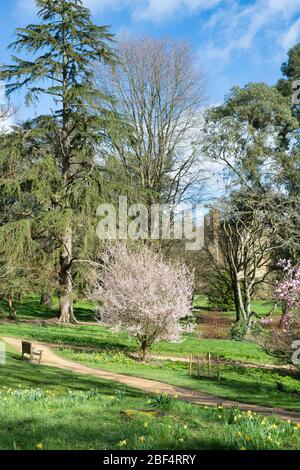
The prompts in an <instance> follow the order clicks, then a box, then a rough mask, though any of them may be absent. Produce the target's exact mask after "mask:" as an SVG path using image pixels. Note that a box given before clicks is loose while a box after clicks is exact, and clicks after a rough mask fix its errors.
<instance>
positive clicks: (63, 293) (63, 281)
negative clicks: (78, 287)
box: [58, 226, 76, 323]
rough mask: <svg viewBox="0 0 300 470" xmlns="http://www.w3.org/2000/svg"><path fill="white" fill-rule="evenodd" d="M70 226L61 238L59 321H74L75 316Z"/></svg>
mask: <svg viewBox="0 0 300 470" xmlns="http://www.w3.org/2000/svg"><path fill="white" fill-rule="evenodd" d="M72 238H73V236H72V228H71V226H69V227H68V228H67V229H66V231H65V234H64V236H63V240H62V245H63V246H62V253H61V256H60V275H59V283H60V299H59V317H58V318H59V321H60V322H61V323H75V322H76V318H75V316H74V311H73V297H72V293H73V281H72V273H71V260H72V242H73V240H72Z"/></svg>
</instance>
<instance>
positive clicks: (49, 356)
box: [3, 337, 300, 423]
mask: <svg viewBox="0 0 300 470" xmlns="http://www.w3.org/2000/svg"><path fill="white" fill-rule="evenodd" d="M3 340H4V341H5V342H6V343H7V344H9V345H10V346H12V347H13V348H14V349H16V350H17V351H18V352H21V350H22V347H21V342H22V339H16V338H11V337H3ZM34 345H35V346H36V347H38V349H41V350H42V351H43V357H42V364H41V365H46V366H51V367H56V368H58V369H64V370H69V371H72V372H76V373H78V374H84V375H90V376H93V377H99V378H101V379H106V380H112V381H114V382H119V383H122V384H124V385H127V386H128V387H132V388H136V389H140V390H143V391H144V392H149V393H156V394H158V393H167V394H169V395H177V398H178V399H180V400H184V401H187V402H190V403H195V404H198V405H204V406H205V405H206V406H216V405H222V406H224V407H226V408H229V407H232V406H235V407H238V408H239V409H240V410H242V411H248V410H251V411H253V412H255V413H259V414H262V415H265V416H277V417H279V418H281V419H285V420H291V421H293V422H295V423H300V412H298V411H289V410H284V409H282V408H271V407H267V406H260V405H253V404H249V403H241V402H238V401H232V400H228V399H225V398H221V397H217V396H214V395H208V394H206V393H202V392H198V391H195V390H189V389H187V388H183V387H177V386H175V385H170V384H166V383H163V382H158V381H156V380H150V379H143V378H140V377H132V376H129V375H124V374H117V373H114V372H107V371H105V370H102V369H96V368H93V367H88V366H85V365H83V364H80V363H78V362H74V361H70V360H68V359H64V358H62V357H59V356H57V355H56V354H55V353H54V352H53V351H52V350H51V349H50V348H49V346H47V345H46V344H44V343H40V342H35V343H34Z"/></svg>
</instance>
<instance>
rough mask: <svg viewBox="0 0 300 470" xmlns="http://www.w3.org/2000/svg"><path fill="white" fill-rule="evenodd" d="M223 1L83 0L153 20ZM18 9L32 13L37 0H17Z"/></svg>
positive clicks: (91, 5) (101, 10) (99, 9)
mask: <svg viewBox="0 0 300 470" xmlns="http://www.w3.org/2000/svg"><path fill="white" fill-rule="evenodd" d="M221 2H222V0H83V4H84V5H85V6H87V7H88V8H90V9H91V11H92V12H93V13H104V12H106V11H121V10H125V9H127V10H128V11H129V12H130V14H131V15H132V17H133V18H134V19H136V20H141V21H144V20H145V21H152V22H158V21H163V20H169V19H172V18H174V16H175V15H176V14H180V17H182V16H187V15H192V14H193V13H197V12H199V11H204V10H209V9H211V8H213V7H215V6H217V5H219V4H220V3H221ZM16 11H17V13H19V14H20V13H21V14H22V15H23V16H28V15H32V14H33V12H34V11H35V1H34V0H17V3H16Z"/></svg>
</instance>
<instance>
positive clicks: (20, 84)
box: [0, 0, 116, 321]
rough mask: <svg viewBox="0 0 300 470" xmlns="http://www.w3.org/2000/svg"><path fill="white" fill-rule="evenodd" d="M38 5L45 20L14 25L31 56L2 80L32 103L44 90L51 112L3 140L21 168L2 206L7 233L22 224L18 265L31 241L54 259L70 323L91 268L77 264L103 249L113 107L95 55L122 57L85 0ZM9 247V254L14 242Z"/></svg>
mask: <svg viewBox="0 0 300 470" xmlns="http://www.w3.org/2000/svg"><path fill="white" fill-rule="evenodd" d="M36 5H37V8H38V16H39V18H40V20H41V21H40V23H39V24H30V25H28V26H27V27H26V28H19V29H17V31H16V40H15V42H13V43H12V44H11V46H10V47H11V49H12V50H13V51H14V54H17V53H20V52H25V54H26V57H27V56H28V57H29V58H26V59H23V58H20V57H18V56H16V55H13V56H12V61H13V63H12V64H11V65H7V66H3V67H1V71H0V79H2V80H5V81H6V83H7V85H6V90H7V94H8V95H10V94H12V93H13V92H15V91H18V90H20V89H23V88H25V89H26V98H25V99H26V103H27V104H31V103H33V102H36V101H38V100H39V97H40V95H41V94H46V95H48V96H50V97H51V98H52V100H53V105H52V106H53V107H52V110H51V114H49V115H45V116H39V117H37V118H36V119H34V120H32V121H31V122H29V123H26V124H25V125H23V126H22V127H21V128H18V129H17V130H16V131H15V132H14V133H13V134H11V135H9V136H8V137H7V136H5V137H4V140H3V139H2V140H3V142H2V144H3V145H2V151H1V158H4V162H3V165H4V166H5V165H6V166H8V160H7V157H9V159H10V161H11V160H12V164H13V165H14V166H15V171H14V173H12V172H11V171H10V170H8V171H7V174H8V175H9V176H8V177H4V178H3V179H2V180H1V183H2V187H3V188H4V190H3V192H2V193H1V197H2V195H3V197H4V200H3V202H1V201H0V204H1V207H3V208H5V207H8V209H9V214H6V216H5V217H4V218H3V222H2V226H1V231H2V232H7V230H10V227H9V226H8V225H7V224H8V223H10V222H12V223H13V224H15V225H14V227H12V228H11V230H10V238H12V239H13V243H15V244H16V245H18V247H19V250H18V259H19V263H18V264H19V265H22V259H23V258H25V259H29V257H30V252H29V251H28V249H27V251H26V250H25V247H24V244H26V247H28V246H29V245H30V244H34V245H32V247H31V253H32V252H33V251H36V250H37V247H38V250H40V253H39V256H38V259H39V260H40V262H42V263H43V260H44V257H43V256H42V254H44V255H45V257H46V259H47V260H49V269H50V271H51V275H50V278H52V281H53V283H54V286H55V287H56V288H58V287H59V292H60V297H61V304H60V311H61V312H60V313H61V319H62V320H63V321H70V320H73V319H74V316H73V305H72V302H73V296H74V294H73V281H74V276H76V284H77V285H78V287H80V285H81V284H82V283H83V282H84V278H85V274H81V273H83V272H84V271H85V269H81V268H80V267H79V265H78V264H76V267H75V266H74V262H75V260H76V259H78V258H80V257H83V258H90V257H92V256H93V254H94V252H95V249H96V248H97V243H96V241H95V237H93V234H94V233H95V224H96V208H97V206H98V204H99V202H101V201H102V200H103V199H102V198H103V188H102V186H103V185H102V177H101V173H100V170H99V167H98V164H97V146H98V144H99V143H100V142H102V141H103V139H104V137H105V126H106V124H105V123H106V115H107V112H104V111H103V109H102V108H101V102H103V103H104V102H105V100H106V99H107V98H106V96H105V95H104V94H103V93H102V92H101V90H99V88H98V87H96V86H95V85H94V84H95V80H94V78H93V70H94V66H95V63H96V62H99V61H100V62H103V63H105V64H107V63H114V62H115V61H116V56H115V54H114V51H113V49H112V47H111V44H112V41H113V36H112V34H111V33H110V32H109V30H108V28H107V27H106V26H96V25H95V24H93V23H92V21H91V18H90V13H89V10H88V9H86V8H84V7H83V5H82V2H81V0H37V1H36ZM96 99H97V109H95V107H94V105H93V103H94V102H95V100H96ZM12 153H13V155H14V159H11V155H12ZM3 155H4V157H3ZM7 199H9V200H10V203H9V204H7ZM20 208H22V211H20ZM3 210H4V211H5V209H3ZM20 214H22V215H20ZM20 223H21V224H22V228H23V231H20V230H19V225H20ZM17 233H18V234H19V235H18V238H19V239H18V240H17V235H16V234H17ZM25 233H26V236H27V239H26V237H25ZM22 234H23V235H22ZM0 236H1V235H0ZM20 237H22V239H23V243H20ZM22 247H23V248H22ZM3 250H4V251H5V256H7V257H8V258H9V260H11V256H10V254H9V247H8V244H7V243H6V244H5V245H3ZM20 252H21V256H19V255H20ZM30 258H31V257H30ZM31 261H32V258H31ZM32 264H33V266H35V264H34V263H32ZM47 264H48V263H47ZM48 274H49V273H48ZM47 277H49V275H48V276H47ZM58 281H59V286H58Z"/></svg>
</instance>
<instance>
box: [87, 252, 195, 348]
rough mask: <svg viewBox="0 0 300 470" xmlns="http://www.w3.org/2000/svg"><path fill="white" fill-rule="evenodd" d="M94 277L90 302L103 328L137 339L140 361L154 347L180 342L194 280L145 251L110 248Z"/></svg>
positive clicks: (182, 268)
mask: <svg viewBox="0 0 300 470" xmlns="http://www.w3.org/2000/svg"><path fill="white" fill-rule="evenodd" d="M103 262H104V266H103V269H101V271H99V272H98V274H97V279H96V285H95V288H94V291H93V293H92V295H91V298H92V300H94V301H97V302H99V303H100V305H99V312H98V313H99V318H100V321H101V323H103V324H104V325H108V326H110V327H112V328H114V329H126V330H127V331H129V332H130V333H131V334H132V335H133V336H135V337H136V339H137V341H138V342H139V344H140V346H141V348H142V350H143V353H144V354H143V357H145V353H146V350H147V348H149V347H150V346H151V345H152V344H153V342H154V341H157V340H166V341H179V340H180V337H181V334H182V333H183V332H184V331H185V329H186V327H184V326H183V325H181V324H180V320H181V319H184V318H188V317H190V316H191V314H192V300H193V274H192V273H191V272H189V270H188V269H187V267H186V266H185V265H179V264H171V263H169V262H166V261H164V260H163V259H162V256H161V255H160V254H157V253H154V252H153V251H152V250H150V249H149V248H147V247H146V246H143V247H140V248H139V249H138V250H134V249H129V248H128V247H127V246H126V245H125V244H120V243H119V244H116V245H114V246H111V247H108V248H107V249H106V250H105V253H104V256H103Z"/></svg>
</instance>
